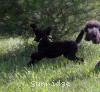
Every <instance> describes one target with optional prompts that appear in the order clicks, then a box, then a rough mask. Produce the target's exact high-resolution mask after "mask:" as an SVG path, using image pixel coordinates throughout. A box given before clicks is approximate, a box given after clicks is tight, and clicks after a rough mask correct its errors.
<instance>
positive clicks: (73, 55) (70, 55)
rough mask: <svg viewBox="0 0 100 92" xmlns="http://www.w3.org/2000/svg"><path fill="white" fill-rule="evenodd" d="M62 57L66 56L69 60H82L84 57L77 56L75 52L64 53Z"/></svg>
mask: <svg viewBox="0 0 100 92" xmlns="http://www.w3.org/2000/svg"><path fill="white" fill-rule="evenodd" d="M64 57H66V58H68V59H69V60H73V61H78V62H84V59H83V58H81V57H77V56H76V55H75V54H69V55H68V54H67V55H66V54H64Z"/></svg>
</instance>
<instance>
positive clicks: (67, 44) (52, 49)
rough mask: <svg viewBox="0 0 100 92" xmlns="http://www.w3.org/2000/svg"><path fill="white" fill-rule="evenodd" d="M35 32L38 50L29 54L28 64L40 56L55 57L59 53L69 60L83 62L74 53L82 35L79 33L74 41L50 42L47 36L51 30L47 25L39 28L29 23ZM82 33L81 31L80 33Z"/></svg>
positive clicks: (38, 59) (39, 58)
mask: <svg viewBox="0 0 100 92" xmlns="http://www.w3.org/2000/svg"><path fill="white" fill-rule="evenodd" d="M30 26H31V27H32V28H33V31H34V32H35V35H36V37H35V39H34V40H35V41H36V42H39V45H38V52H35V53H33V54H32V55H31V61H30V62H28V65H29V66H30V65H31V64H33V65H34V64H35V63H37V62H38V61H40V60H41V59H42V58H56V57H58V56H60V55H63V56H64V57H66V58H68V59H69V60H74V61H80V62H83V61H84V60H83V58H80V57H77V56H76V53H77V51H78V44H79V43H80V41H81V39H82V37H81V35H79V36H78V37H77V39H76V41H67V40H66V41H58V42H51V41H50V40H49V38H48V36H49V35H50V32H51V31H52V28H51V27H48V28H47V29H44V30H39V29H38V28H37V26H36V25H34V24H31V25H30ZM81 34H82V33H81Z"/></svg>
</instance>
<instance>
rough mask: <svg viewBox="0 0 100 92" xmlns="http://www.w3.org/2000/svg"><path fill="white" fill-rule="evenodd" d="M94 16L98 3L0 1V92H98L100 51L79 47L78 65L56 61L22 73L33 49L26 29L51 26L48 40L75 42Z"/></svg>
mask: <svg viewBox="0 0 100 92" xmlns="http://www.w3.org/2000/svg"><path fill="white" fill-rule="evenodd" d="M99 16H100V1H99V0H0V92H51V91H52V92H100V71H99V69H96V68H95V65H96V62H97V61H98V60H100V45H94V44H92V43H91V42H85V41H84V40H83V41H82V42H81V45H80V46H79V51H78V55H80V56H81V57H84V59H85V62H84V64H80V65H79V64H78V63H74V62H71V61H70V60H67V59H66V58H63V57H62V56H60V57H58V58H55V59H43V60H41V62H39V63H38V64H36V65H35V66H33V67H27V62H28V61H29V60H30V55H31V53H32V52H34V51H36V50H37V44H38V43H36V42H33V38H32V37H34V33H32V31H31V30H30V27H29V24H30V23H36V24H38V25H39V26H40V27H42V28H46V27H48V26H51V27H52V28H53V31H52V34H51V35H52V37H53V40H62V39H72V40H75V38H76V35H78V33H79V32H80V30H81V29H82V28H83V27H84V25H85V23H86V21H88V20H91V19H96V20H98V21H99V20H100V17H99ZM41 82H42V83H44V84H42V86H41V85H40V84H39V83H41ZM36 83H38V84H37V85H36ZM46 83H48V84H49V85H46ZM59 83H60V84H59ZM64 83H66V84H64Z"/></svg>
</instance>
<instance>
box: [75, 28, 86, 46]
mask: <svg viewBox="0 0 100 92" xmlns="http://www.w3.org/2000/svg"><path fill="white" fill-rule="evenodd" d="M83 36H84V29H82V30H81V32H80V33H79V35H78V37H77V38H76V40H75V42H76V43H77V44H79V43H80V42H81V40H82V38H83Z"/></svg>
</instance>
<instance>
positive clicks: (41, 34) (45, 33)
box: [30, 24, 52, 42]
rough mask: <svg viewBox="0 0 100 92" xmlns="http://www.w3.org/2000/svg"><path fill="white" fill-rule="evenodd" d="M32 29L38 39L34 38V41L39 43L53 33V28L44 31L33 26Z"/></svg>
mask: <svg viewBox="0 0 100 92" xmlns="http://www.w3.org/2000/svg"><path fill="white" fill-rule="evenodd" d="M30 27H32V28H33V31H34V33H35V35H36V37H35V38H34V41H36V42H39V41H40V40H41V38H44V37H47V36H49V35H50V32H51V31H52V28H51V27H48V28H46V29H44V30H42V29H38V28H37V26H36V25H33V24H32V25H31V26H30Z"/></svg>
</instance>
